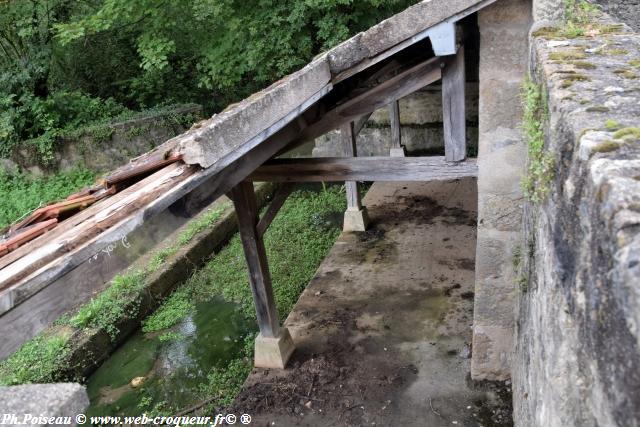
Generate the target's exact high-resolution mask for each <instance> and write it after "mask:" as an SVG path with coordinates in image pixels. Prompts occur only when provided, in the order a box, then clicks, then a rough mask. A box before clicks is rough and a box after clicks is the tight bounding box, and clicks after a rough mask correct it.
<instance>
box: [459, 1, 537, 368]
mask: <svg viewBox="0 0 640 427" xmlns="http://www.w3.org/2000/svg"><path fill="white" fill-rule="evenodd" d="M530 23H531V2H530V1H528V0H501V1H498V2H496V3H494V4H493V5H491V6H488V7H487V8H485V9H483V10H481V11H480V12H479V13H478V26H479V28H480V109H479V150H478V169H479V170H478V237H477V239H478V240H477V251H476V290H475V301H474V315H473V357H472V360H471V376H472V378H473V379H475V380H505V379H507V378H509V376H510V371H511V359H512V354H513V342H514V341H513V327H514V320H515V319H514V318H515V316H514V306H515V298H516V292H515V273H514V268H513V265H512V262H511V260H512V258H513V256H512V254H513V252H514V248H515V247H516V246H517V244H518V241H519V238H520V226H521V222H520V221H521V217H522V190H521V187H520V180H521V174H522V171H523V169H524V160H525V157H526V148H525V146H524V143H523V142H522V138H521V130H520V121H521V116H522V112H521V107H520V96H519V93H520V86H521V83H522V79H523V78H524V75H525V74H526V67H527V65H526V64H527V56H528V55H527V52H528V30H529V27H530Z"/></svg>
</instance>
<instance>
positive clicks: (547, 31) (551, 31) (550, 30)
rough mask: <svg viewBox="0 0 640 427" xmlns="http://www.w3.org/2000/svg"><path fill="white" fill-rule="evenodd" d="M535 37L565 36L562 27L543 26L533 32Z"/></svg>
mask: <svg viewBox="0 0 640 427" xmlns="http://www.w3.org/2000/svg"><path fill="white" fill-rule="evenodd" d="M531 35H532V36H533V37H545V38H564V36H563V34H562V29H561V28H556V27H542V28H539V29H537V30H536V31H534V32H533V33H531Z"/></svg>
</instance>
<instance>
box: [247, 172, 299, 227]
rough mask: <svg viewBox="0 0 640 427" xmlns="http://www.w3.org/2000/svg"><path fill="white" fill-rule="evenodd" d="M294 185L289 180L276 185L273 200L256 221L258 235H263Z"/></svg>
mask: <svg viewBox="0 0 640 427" xmlns="http://www.w3.org/2000/svg"><path fill="white" fill-rule="evenodd" d="M295 187H296V186H295V184H293V183H290V182H285V183H283V184H282V185H280V186H279V187H278V189H277V190H276V194H275V195H274V196H273V200H272V201H271V203H270V204H269V207H268V208H267V211H266V212H265V213H264V215H262V218H260V221H258V225H257V226H256V231H257V233H258V236H260V237H263V236H264V233H265V232H266V231H267V229H268V228H269V226H270V225H271V222H273V219H274V218H275V217H276V214H277V213H278V211H279V210H280V208H281V207H282V205H284V202H286V201H287V198H288V197H289V195H290V194H291V193H292V192H293V190H294V189H295Z"/></svg>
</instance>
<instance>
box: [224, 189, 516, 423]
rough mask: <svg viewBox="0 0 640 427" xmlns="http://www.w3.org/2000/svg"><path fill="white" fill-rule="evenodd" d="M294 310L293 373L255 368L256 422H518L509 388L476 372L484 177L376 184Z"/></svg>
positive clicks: (249, 401)
mask: <svg viewBox="0 0 640 427" xmlns="http://www.w3.org/2000/svg"><path fill="white" fill-rule="evenodd" d="M364 203H365V205H366V206H367V208H368V209H369V214H370V217H371V226H370V229H369V230H368V231H366V232H361V233H343V234H342V235H341V236H340V237H339V239H338V240H337V242H336V243H335V245H334V247H333V248H332V250H331V252H330V253H329V255H328V256H327V258H326V259H325V260H324V261H323V263H322V265H321V266H320V268H319V269H318V271H317V273H316V275H315V277H314V279H313V280H312V281H311V282H310V284H309V286H308V287H307V289H306V290H305V291H304V293H303V294H302V295H301V297H300V299H299V301H298V303H297V304H296V306H295V308H294V310H293V311H292V312H291V314H290V315H289V317H288V319H287V321H286V322H285V324H286V326H287V327H288V328H289V330H290V332H291V334H292V336H293V339H294V342H295V344H296V352H295V353H294V356H293V358H292V359H291V361H290V362H289V365H288V367H287V369H286V370H267V369H254V370H253V371H252V373H251V374H250V376H249V378H248V379H247V381H246V382H245V384H244V386H243V389H242V391H241V392H240V394H239V396H238V398H237V399H236V401H235V403H234V405H233V408H231V409H232V410H235V411H236V412H240V413H248V414H250V415H251V416H252V417H253V422H252V424H256V425H276V426H293V425H308V426H316V425H318V426H319V425H322V426H326V425H399V426H451V425H461V426H479V425H484V426H489V425H510V424H511V420H510V407H509V406H510V396H509V392H508V388H507V389H504V388H497V387H496V386H495V385H489V384H484V385H478V384H473V383H471V381H470V380H469V370H470V352H471V349H470V343H471V325H472V317H473V286H474V264H475V260H474V257H475V246H476V217H477V189H476V180H475V179H462V180H455V181H448V182H433V183H375V184H374V185H373V186H372V187H371V189H370V190H369V192H368V194H367V196H366V197H365V198H364Z"/></svg>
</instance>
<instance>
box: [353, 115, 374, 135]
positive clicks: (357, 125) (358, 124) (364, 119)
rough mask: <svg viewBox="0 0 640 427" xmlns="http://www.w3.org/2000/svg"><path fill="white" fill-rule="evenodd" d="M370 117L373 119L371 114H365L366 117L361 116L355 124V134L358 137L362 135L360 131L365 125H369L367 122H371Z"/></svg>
mask: <svg viewBox="0 0 640 427" xmlns="http://www.w3.org/2000/svg"><path fill="white" fill-rule="evenodd" d="M369 117H371V113H367V114H364V115H362V116H360V118H359V119H358V120H356V121H355V122H354V124H353V134H354V135H356V136H358V134H359V133H360V131H361V130H362V128H363V127H364V125H365V123H367V120H369Z"/></svg>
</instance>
